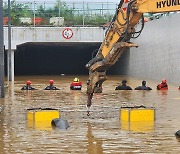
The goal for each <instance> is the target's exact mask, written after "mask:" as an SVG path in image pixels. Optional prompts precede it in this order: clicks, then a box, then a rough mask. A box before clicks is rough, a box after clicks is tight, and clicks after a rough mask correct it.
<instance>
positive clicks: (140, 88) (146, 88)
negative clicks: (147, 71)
mask: <svg viewBox="0 0 180 154" xmlns="http://www.w3.org/2000/svg"><path fill="white" fill-rule="evenodd" d="M135 90H152V89H151V88H150V87H147V86H146V81H142V86H138V87H136V88H135Z"/></svg>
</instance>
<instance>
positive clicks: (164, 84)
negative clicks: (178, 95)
mask: <svg viewBox="0 0 180 154" xmlns="http://www.w3.org/2000/svg"><path fill="white" fill-rule="evenodd" d="M157 90H168V85H167V81H166V79H162V82H161V83H160V84H158V85H157Z"/></svg>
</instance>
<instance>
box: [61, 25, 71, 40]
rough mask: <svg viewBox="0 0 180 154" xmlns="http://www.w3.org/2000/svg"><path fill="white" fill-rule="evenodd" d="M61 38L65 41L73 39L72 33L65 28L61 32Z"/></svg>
mask: <svg viewBox="0 0 180 154" xmlns="http://www.w3.org/2000/svg"><path fill="white" fill-rule="evenodd" d="M62 36H63V37H64V38H65V39H71V38H72V37H73V31H72V29H71V28H65V29H64V30H63V32H62Z"/></svg>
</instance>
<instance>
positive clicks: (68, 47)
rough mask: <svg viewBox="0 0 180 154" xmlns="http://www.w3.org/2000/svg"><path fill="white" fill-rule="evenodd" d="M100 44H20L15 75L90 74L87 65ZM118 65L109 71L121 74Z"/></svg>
mask: <svg viewBox="0 0 180 154" xmlns="http://www.w3.org/2000/svg"><path fill="white" fill-rule="evenodd" d="M100 45H101V43H98V42H97V43H87V42H86V43H85V42H81V43H69V42H68V43H66V42H61V43H25V44H22V45H19V46H18V47H17V50H16V52H15V75H60V74H66V75H76V74H78V75H88V69H87V68H86V67H85V65H86V63H87V62H88V61H89V60H90V59H91V58H92V53H93V51H95V50H96V49H98V48H99V47H100ZM93 55H94V56H95V55H96V52H94V54H93ZM118 63H119V62H118ZM117 65H119V64H116V65H115V66H113V68H112V69H110V70H109V71H108V72H109V74H121V73H118V72H119V71H118V70H121V69H120V68H118V69H117Z"/></svg>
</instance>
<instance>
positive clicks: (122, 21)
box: [86, 0, 180, 108]
mask: <svg viewBox="0 0 180 154" xmlns="http://www.w3.org/2000/svg"><path fill="white" fill-rule="evenodd" d="M179 10H180V0H121V1H120V3H119V5H118V7H117V10H116V13H115V15H114V17H113V19H112V21H111V24H110V26H109V28H108V29H107V31H106V34H105V39H104V41H103V42H102V44H101V46H100V48H99V50H98V52H97V54H96V56H95V57H94V58H93V59H91V60H90V61H89V62H88V63H87V64H86V67H87V68H88V69H89V79H88V81H87V95H88V100H87V107H88V108H89V107H90V106H91V103H92V102H91V99H92V97H93V93H94V92H95V89H96V88H99V89H102V83H103V82H104V81H105V80H106V79H107V76H106V71H107V70H108V69H109V68H110V67H111V66H112V65H114V64H115V63H116V62H117V61H118V59H119V58H120V56H121V55H122V53H123V52H124V51H125V50H127V48H129V47H138V45H136V44H134V43H132V42H130V39H131V38H137V37H138V36H139V35H140V34H141V32H142V29H143V27H144V17H143V13H158V12H173V11H179ZM137 24H140V27H141V28H140V30H138V31H136V29H135V27H136V25H137Z"/></svg>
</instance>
